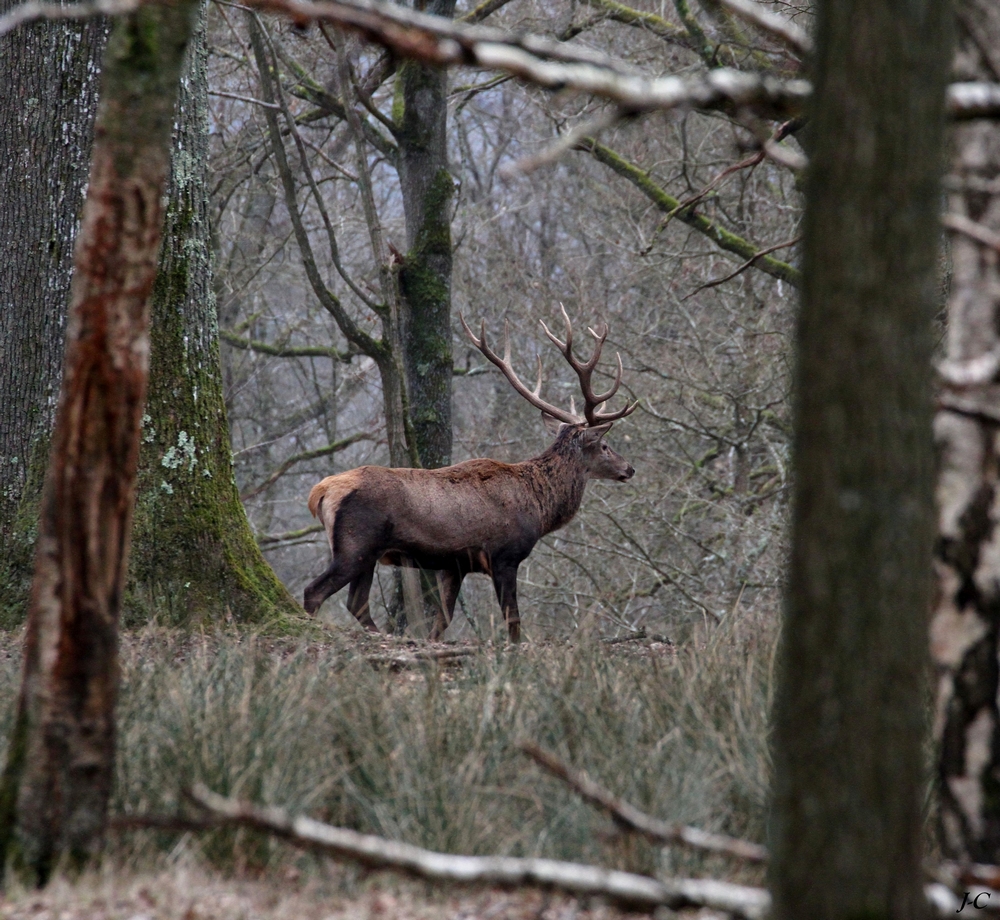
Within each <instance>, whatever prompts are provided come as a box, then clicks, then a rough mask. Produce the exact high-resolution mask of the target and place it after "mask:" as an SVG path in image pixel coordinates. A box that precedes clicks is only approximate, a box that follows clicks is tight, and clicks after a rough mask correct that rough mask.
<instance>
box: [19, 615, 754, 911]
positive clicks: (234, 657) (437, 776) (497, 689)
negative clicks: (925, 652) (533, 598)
mask: <svg viewBox="0 0 1000 920" xmlns="http://www.w3.org/2000/svg"><path fill="white" fill-rule="evenodd" d="M22 641H23V631H21V632H19V633H3V632H0V762H2V761H3V757H4V752H3V750H2V748H3V740H4V738H5V736H6V734H7V731H8V728H9V726H10V724H11V721H10V720H11V718H12V715H13V709H14V701H15V699H16V688H17V684H18V683H19V670H20V668H19V664H20V662H19V659H20V644H21V642H22ZM772 647H773V641H772V638H771V637H764V636H762V635H761V634H759V633H756V631H749V632H741V633H740V634H737V633H733V634H731V635H729V634H727V635H723V634H722V633H719V634H718V636H717V638H715V639H712V640H711V641H709V642H707V643H697V642H692V643H684V644H682V645H680V646H675V645H674V643H672V642H671V641H670V640H669V639H667V638H666V637H663V636H660V635H649V636H637V637H635V638H634V639H630V640H627V641H612V642H607V641H602V640H600V639H599V638H597V637H594V636H590V637H585V636H582V635H581V636H580V637H579V638H576V639H571V640H568V641H566V640H564V641H558V642H556V641H552V642H528V643H524V644H522V646H521V647H520V648H518V649H516V650H512V649H511V648H510V647H509V646H508V647H505V645H504V644H503V643H500V644H499V645H497V646H489V645H488V644H487V645H483V644H477V643H428V642H414V641H409V640H402V639H396V638H391V637H385V636H369V635H362V634H360V633H356V634H355V633H351V634H350V635H347V636H345V635H344V634H343V632H340V633H339V634H338V633H334V632H331V633H330V637H329V640H328V641H325V640H324V639H322V638H319V639H318V640H309V641H302V640H293V639H273V638H267V637H263V636H255V637H254V636H248V635H246V634H242V635H241V634H239V633H226V632H222V633H217V634H184V633H178V632H167V631H163V630H159V629H155V628H148V629H143V630H138V631H135V632H129V633H125V634H124V635H123V637H122V645H121V661H122V670H123V694H122V700H121V703H120V706H119V767H118V776H117V789H116V793H115V801H114V802H113V803H112V809H111V810H112V813H113V814H123V813H125V814H136V813H141V812H147V813H153V814H157V813H158V814H169V813H172V812H173V813H176V811H177V810H178V809H179V810H181V811H183V810H184V809H183V808H182V807H181V806H182V804H183V803H182V802H181V800H180V799H179V798H178V795H177V790H178V789H179V788H183V787H185V786H187V785H189V784H190V782H192V781H194V780H199V781H203V782H205V783H206V784H208V785H209V786H210V787H212V788H214V789H216V790H217V791H220V792H222V793H224V794H229V795H235V796H237V797H244V798H249V799H251V800H255V801H264V802H273V803H275V804H281V805H283V806H285V807H287V808H288V809H289V810H290V811H292V812H295V813H308V814H313V815H315V816H317V817H320V818H321V819H323V820H328V821H330V822H331V823H334V824H342V825H343V824H346V825H347V826H354V827H357V828H358V829H359V830H362V831H365V832H368V833H377V834H381V835H383V836H386V837H392V838H396V839H408V840H410V842H413V843H417V844H419V845H422V846H426V847H428V848H430V849H438V850H445V851H448V852H469V853H472V852H475V853H486V852H499V853H524V854H525V855H531V854H533V853H534V854H537V855H541V856H548V857H551V858H557V859H570V860H572V861H576V862H586V863H591V864H600V865H606V866H608V867H611V868H621V869H625V870H627V871H638V872H642V873H647V874H648V873H652V874H654V875H660V874H663V875H668V876H672V875H680V876H699V875H702V876H704V875H711V876H714V877H719V876H720V874H721V875H722V876H723V877H725V876H728V877H729V878H730V879H731V880H733V881H740V882H744V883H749V884H759V882H760V878H759V873H757V872H756V870H754V871H750V870H744V869H743V868H741V867H739V866H732V865H730V864H728V863H727V862H726V861H723V862H722V863H719V862H718V861H708V862H705V861H704V858H703V857H700V856H698V855H697V854H694V855H691V854H688V853H687V852H685V851H677V852H675V853H674V854H669V853H666V852H665V851H661V850H660V849H659V848H654V847H650V846H648V845H647V844H644V843H642V842H641V841H639V842H636V841H635V839H634V838H632V837H629V835H624V837H623V836H622V835H621V834H619V833H618V832H616V831H615V830H614V828H613V826H612V824H611V822H610V821H609V820H608V819H607V818H606V816H604V815H601V814H599V813H596V814H595V812H594V810H593V809H592V808H590V806H587V805H586V804H584V803H582V802H580V801H579V799H578V798H577V797H576V796H575V795H574V794H573V793H572V792H571V791H570V790H568V789H566V788H565V787H564V786H563V784H561V783H560V782H559V781H557V780H554V779H552V778H551V777H548V776H546V775H545V774H544V773H542V772H540V771H539V770H538V768H537V767H536V766H534V765H533V764H531V763H530V762H529V761H528V759H527V758H525V757H524V755H523V753H521V752H520V751H519V750H518V749H517V742H518V739H536V740H538V741H540V742H541V743H543V744H544V745H545V746H547V747H549V748H550V749H553V750H556V751H559V752H560V753H561V755H562V756H564V757H567V756H568V757H570V758H571V759H572V760H573V761H574V763H575V764H576V765H577V766H581V767H583V768H584V769H586V770H588V772H590V774H591V775H592V776H594V777H595V778H596V779H598V780H599V781H602V782H604V783H605V784H607V785H608V786H610V787H612V788H614V789H615V791H617V792H618V793H619V794H621V795H623V796H624V797H625V798H627V799H629V800H631V801H633V802H635V803H636V804H638V805H639V806H640V807H642V808H644V809H645V810H647V811H649V812H650V813H656V814H659V815H661V816H664V817H668V818H671V819H674V820H681V821H684V822H688V823H694V824H698V825H700V826H703V827H706V828H708V829H719V830H725V831H727V832H736V833H738V834H740V835H743V836H750V837H760V836H761V832H762V830H763V828H762V824H761V817H762V808H761V801H762V793H761V789H762V788H763V780H764V777H765V775H766V763H765V761H764V759H763V758H764V757H765V751H764V747H765V746H764V744H763V735H764V731H763V726H764V722H763V716H764V713H765V711H766V696H767V684H768V683H769V680H768V679H767V676H768V672H769V670H770V667H769V664H770V659H771V649H772ZM332 700H337V701H338V703H339V705H336V706H332V705H331V701H332ZM748 768H751V769H748ZM762 771H763V772H762ZM213 834H214V835H215V836H213ZM109 842H110V847H109V853H108V855H107V856H106V858H105V860H104V863H103V865H102V866H101V867H99V868H97V869H94V870H91V871H88V872H86V873H84V874H83V875H82V876H81V877H80V878H78V879H76V880H75V881H72V882H71V881H70V880H68V879H66V878H64V877H57V878H56V879H55V880H54V881H53V882H52V883H51V884H50V885H49V886H48V887H46V888H45V889H44V890H40V891H39V890H34V889H27V888H23V887H18V886H17V884H14V885H12V886H8V890H7V891H6V892H4V893H0V920H29V918H30V920H105V918H107V920H215V918H218V920H257V918H259V920H284V918H289V920H291V918H295V920H313V918H315V920H341V918H343V920H355V918H358V920H369V918H371V920H375V918H380V920H381V918H385V920H397V918H398V920H424V918H442V920H459V918H461V920H491V918H496V920H507V918H509V920H522V918H523V920H529V918H530V920H625V918H628V917H630V916H639V915H633V914H629V913H626V912H623V911H621V910H619V909H616V908H614V907H611V906H609V905H607V904H605V903H604V902H602V901H599V900H597V899H586V900H580V899H576V898H573V897H569V896H564V895H561V894H555V893H552V892H545V891H537V890H532V889H517V890H500V889H491V888H482V887H478V888H449V887H444V886H440V885H429V884H427V883H423V882H419V881H414V880H412V879H408V878H404V877H400V876H398V875H395V874H392V873H389V872H370V871H366V870H363V869H360V868H357V867H354V866H351V865H347V864H343V863H338V862H335V861H333V860H328V859H325V858H323V857H319V856H313V855H309V854H303V853H301V852H300V851H297V850H294V849H293V848H291V847H290V846H288V845H287V844H284V843H280V842H261V840H260V839H259V838H257V839H255V838H253V837H252V835H251V836H246V835H243V834H242V832H236V833H235V836H234V835H233V834H229V835H228V836H227V835H226V832H219V831H216V832H212V833H210V834H209V835H207V836H202V837H199V836H198V835H195V836H191V835H189V834H184V835H180V836H178V835H177V834H174V835H173V836H169V835H168V836H164V835H160V836H157V835H156V834H155V833H149V832H140V833H138V834H135V833H132V832H128V833H122V832H120V831H118V832H113V833H112V835H111V838H110V841H109ZM664 914H665V915H670V916H672V914H669V912H666V911H664ZM684 916H685V917H686V918H693V917H710V916H715V914H712V913H711V912H708V911H702V912H698V911H685V912H684Z"/></svg>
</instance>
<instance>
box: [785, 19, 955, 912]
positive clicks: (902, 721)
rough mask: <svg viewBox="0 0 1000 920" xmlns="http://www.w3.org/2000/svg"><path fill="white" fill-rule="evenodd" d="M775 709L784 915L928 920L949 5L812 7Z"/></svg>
mask: <svg viewBox="0 0 1000 920" xmlns="http://www.w3.org/2000/svg"><path fill="white" fill-rule="evenodd" d="M818 12H819V16H818V33H817V51H816V59H815V64H816V83H815V87H816V89H815V97H814V101H813V111H812V116H811V118H812V147H811V150H810V167H809V175H808V179H807V197H806V216H805V226H804V243H803V247H804V281H803V291H802V294H803V297H802V301H803V302H802V309H801V315H800V319H799V326H798V358H797V362H798V363H797V381H796V383H797V393H796V410H795V411H796V434H795V442H794V458H795V468H796V481H795V492H794V511H793V520H792V557H791V565H790V573H789V586H788V591H787V600H786V622H785V627H784V632H783V648H782V652H781V664H780V670H779V686H778V691H777V697H776V703H775V712H774V733H773V755H774V792H773V796H774V800H773V823H772V835H773V836H772V847H771V849H772V855H773V863H772V869H771V887H772V893H773V895H774V914H773V916H774V917H776V918H779V920H785V918H801V917H806V916H808V917H810V918H815V920H823V918H831V920H832V918H838V920H846V918H849V917H866V918H878V917H886V918H890V917H899V918H903V917H906V918H912V917H919V916H922V915H923V913H924V911H925V906H924V902H923V896H922V893H921V868H920V837H921V824H922V821H921V809H920V802H921V795H922V790H923V785H924V773H923V769H922V767H923V764H922V760H923V758H922V751H921V748H922V744H923V739H924V729H925V724H924V723H925V718H924V700H925V675H926V664H927V661H926V656H927V640H926V636H927V633H926V629H927V611H928V607H929V604H930V578H929V572H930V559H931V548H932V527H933V524H932V521H933V515H932V512H931V508H932V484H933V480H932V467H933V463H932V459H933V458H932V441H931V434H930V432H931V393H930V372H929V366H930V359H931V346H932V335H931V321H932V318H933V315H934V310H935V302H934V301H935V298H934V293H935V288H936V269H937V256H936V253H937V243H938V238H939V235H940V231H939V229H938V227H939V225H938V205H939V184H938V179H939V167H940V160H941V136H942V122H943V104H944V80H945V70H946V64H947V59H948V47H947V43H948V42H947V37H948V35H949V33H950V28H949V16H950V8H949V7H948V5H947V4H945V3H944V2H940V0H916V2H913V3H908V4H899V3H890V2H887V0H864V2H861V0H845V2H832V0H826V2H823V3H820V4H819V11H818Z"/></svg>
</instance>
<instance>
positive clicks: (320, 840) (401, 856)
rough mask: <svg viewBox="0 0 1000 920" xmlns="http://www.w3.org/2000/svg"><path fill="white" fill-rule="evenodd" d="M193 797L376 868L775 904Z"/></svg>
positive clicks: (746, 893) (235, 818) (731, 909)
mask: <svg viewBox="0 0 1000 920" xmlns="http://www.w3.org/2000/svg"><path fill="white" fill-rule="evenodd" d="M189 796H190V798H191V799H192V801H194V802H195V803H196V804H197V805H199V806H200V807H201V808H203V809H205V811H207V812H208V813H209V814H210V815H211V816H212V817H213V819H214V821H213V824H216V823H222V824H231V825H239V826H242V827H251V828H255V829H256V830H260V831H264V832H266V833H269V834H274V835H275V836H277V837H281V838H283V839H285V840H288V841H289V842H290V843H293V844H295V845H297V846H301V847H306V848H309V849H313V850H320V851H322V852H325V853H329V854H330V855H332V856H336V857H339V858H341V859H349V860H352V861H353V862H357V863H361V864H362V865H364V866H367V867H369V868H372V869H393V870H396V871H398V872H405V873H407V874H409V875H413V876H416V877H417V878H423V879H427V880H429V881H436V882H451V883H453V884H465V885H495V886H499V887H507V888H511V887H521V886H526V885H533V886H537V887H541V888H550V889H556V890H559V891H565V892H568V893H569V894H574V895H578V896H597V897H603V898H606V899H607V900H608V901H610V902H611V903H613V904H616V905H618V906H621V907H626V908H631V909H639V910H649V911H652V910H654V909H655V908H657V907H661V906H664V907H669V908H671V909H673V910H677V909H680V908H684V907H709V908H712V909H714V910H719V911H723V912H725V913H728V914H730V915H731V916H733V917H739V918H745V920H763V917H764V916H765V915H766V914H767V912H768V910H769V909H770V905H771V896H770V894H769V893H768V892H767V891H765V890H764V889H763V888H751V887H748V886H745V885H734V884H732V883H730V882H721V881H716V880H714V879H670V880H667V881H659V880H657V879H654V878H650V877H648V876H645V875H636V874H633V873H631V872H621V871H618V870H615V869H603V868H600V867H598V866H587V865H583V864H580V863H571V862H562V861H560V860H555V859H534V858H518V857H513V856H456V855H453V854H450V853H437V852H434V851H433V850H425V849H423V848H421V847H416V846H412V845H411V844H407V843H400V842H398V841H395V840H386V839H384V838H382V837H375V836H373V835H370V834H360V833H358V832H357V831H352V830H348V829H346V828H341V827H332V826H331V825H329V824H323V823H322V822H320V821H315V820H313V819H311V818H305V817H301V816H299V817H292V816H290V815H289V814H288V813H287V812H285V811H284V810H282V809H280V808H261V807H258V806H256V805H252V804H250V803H248V802H240V801H234V800H232V799H227V798H224V797H223V796H220V795H216V794H215V793H214V792H212V791H210V790H209V789H207V788H206V787H204V786H201V785H198V786H196V787H194V789H192V790H191V792H190V793H189Z"/></svg>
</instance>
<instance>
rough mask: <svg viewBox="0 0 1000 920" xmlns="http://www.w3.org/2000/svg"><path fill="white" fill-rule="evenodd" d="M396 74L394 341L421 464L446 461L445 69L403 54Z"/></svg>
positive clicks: (444, 2) (449, 8)
mask: <svg viewBox="0 0 1000 920" xmlns="http://www.w3.org/2000/svg"><path fill="white" fill-rule="evenodd" d="M421 8H422V9H423V8H424V7H423V6H421ZM425 11H426V12H428V13H433V14H435V15H437V16H448V17H451V16H453V15H454V14H455V0H432V2H431V3H430V4H428V5H427V6H426V9H425ZM398 79H399V83H400V89H399V91H398V92H399V94H400V98H401V101H402V106H403V108H402V112H397V113H394V114H395V121H396V124H397V126H398V132H397V135H396V139H397V141H398V143H399V185H400V189H401V190H402V193H403V210H404V213H405V216H406V246H407V252H406V257H405V259H404V260H403V265H402V268H401V270H400V274H399V289H400V295H401V304H400V307H401V309H400V313H401V315H400V326H401V344H402V348H403V365H404V367H405V371H406V387H407V397H408V408H409V412H410V419H411V421H412V424H413V433H414V436H415V438H416V448H417V453H418V455H419V457H420V463H421V465H422V466H424V467H426V468H428V469H429V468H432V467H439V466H447V465H448V464H450V463H451V439H452V431H451V374H452V353H451V256H452V254H451V202H452V197H453V194H454V181H453V180H452V178H451V173H450V172H449V171H448V143H447V119H448V74H447V71H445V70H441V69H436V68H432V67H427V66H425V65H423V64H419V63H417V62H416V61H407V62H406V63H404V64H402V65H401V66H400V68H399V76H398Z"/></svg>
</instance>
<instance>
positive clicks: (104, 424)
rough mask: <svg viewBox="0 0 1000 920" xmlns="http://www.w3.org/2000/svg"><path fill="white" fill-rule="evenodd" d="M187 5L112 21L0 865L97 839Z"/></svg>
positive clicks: (71, 852) (82, 854)
mask: <svg viewBox="0 0 1000 920" xmlns="http://www.w3.org/2000/svg"><path fill="white" fill-rule="evenodd" d="M195 9H196V4H195V3H194V2H193V0H188V2H176V3H173V4H171V5H169V6H167V5H164V6H159V5H157V6H147V7H144V8H143V9H141V10H139V11H138V12H136V13H133V14H131V15H129V16H126V17H123V18H122V19H120V20H118V22H117V23H116V24H115V27H114V29H113V30H112V33H111V38H110V39H109V42H108V47H107V51H106V53H105V56H104V67H103V73H102V81H101V103H100V108H99V111H98V115H97V125H96V130H95V136H96V142H95V145H94V151H93V158H92V165H91V172H90V181H89V185H88V190H87V200H86V204H85V206H84V213H83V221H82V226H81V230H80V235H79V238H78V240H77V245H76V251H75V259H74V276H73V288H72V300H71V306H70V316H69V332H68V337H67V347H66V360H65V367H64V371H63V381H62V390H61V393H60V398H59V409H58V413H57V418H56V426H55V430H54V432H53V436H52V452H51V456H50V460H49V469H48V473H47V476H46V481H45V488H44V491H43V495H42V513H41V519H40V523H39V536H38V548H37V551H36V560H35V575H34V580H33V582H32V590H31V601H30V607H29V619H28V635H27V640H26V644H25V660H24V677H23V681H22V686H21V696H20V700H19V705H18V713H17V717H16V720H15V725H14V729H13V733H12V736H11V739H10V744H9V746H8V758H7V764H6V767H5V770H4V774H3V777H2V778H0V866H3V865H5V863H6V862H7V860H8V859H10V858H11V857H13V858H14V859H15V860H16V861H17V862H18V863H20V864H21V865H23V866H24V867H25V869H26V870H27V871H28V872H29V873H30V874H31V875H32V876H34V878H35V879H36V880H37V881H39V882H42V883H44V882H45V881H46V879H47V878H48V876H49V874H50V873H51V871H52V869H53V867H54V865H55V863H56V861H57V860H58V859H59V858H60V857H62V856H66V857H68V858H69V859H70V861H71V862H73V863H79V862H82V861H84V860H86V859H87V858H88V857H89V856H91V855H92V854H93V853H95V852H96V851H97V850H98V849H99V848H100V846H101V844H102V841H103V834H104V825H105V817H106V812H107V802H108V796H109V794H110V791H111V780H112V770H113V766H114V752H115V701H116V697H117V691H118V667H117V652H118V647H117V646H118V618H119V613H120V610H121V600H122V593H123V590H124V586H125V567H126V562H127V557H128V545H129V534H130V532H131V524H132V508H133V503H134V500H135V479H136V466H137V463H138V458H139V426H140V422H141V419H142V411H143V403H144V399H145V391H146V377H147V370H148V355H149V337H148V325H149V307H148V299H149V294H150V291H151V289H152V286H153V280H154V277H155V275H156V260H157V252H158V249H159V245H160V230H161V223H162V198H163V192H164V187H165V185H166V179H167V172H168V168H169V162H170V132H171V127H172V124H173V116H174V102H175V99H176V95H177V84H178V79H179V76H180V72H181V64H182V58H183V54H184V49H185V46H186V44H187V41H188V37H189V35H190V31H191V25H192V19H193V14H194V12H195Z"/></svg>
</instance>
